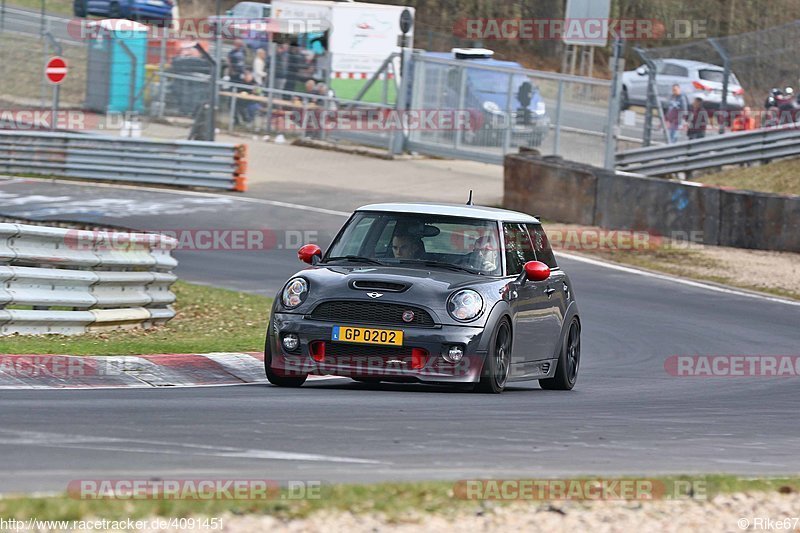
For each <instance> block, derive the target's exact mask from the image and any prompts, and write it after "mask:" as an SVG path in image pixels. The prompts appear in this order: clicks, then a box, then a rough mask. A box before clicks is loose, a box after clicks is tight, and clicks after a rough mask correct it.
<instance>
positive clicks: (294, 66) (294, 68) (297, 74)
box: [286, 44, 306, 92]
mask: <svg viewBox="0 0 800 533" xmlns="http://www.w3.org/2000/svg"><path fill="white" fill-rule="evenodd" d="M305 63H306V59H305V56H304V55H303V52H302V51H301V50H300V47H299V46H297V45H296V44H292V45H291V46H290V47H289V55H288V62H287V70H288V74H287V76H286V83H287V87H286V89H287V90H289V91H292V92H300V91H302V89H300V88H299V87H298V85H300V84H301V83H305V80H306V78H305V77H304V76H303V75H302V70H303V67H304V66H305ZM298 89H299V91H298Z"/></svg>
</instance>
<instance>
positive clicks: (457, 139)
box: [453, 67, 467, 150]
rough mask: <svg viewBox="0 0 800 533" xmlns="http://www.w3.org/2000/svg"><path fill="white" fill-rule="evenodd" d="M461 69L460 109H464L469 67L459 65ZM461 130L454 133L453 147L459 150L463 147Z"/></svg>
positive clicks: (459, 85)
mask: <svg viewBox="0 0 800 533" xmlns="http://www.w3.org/2000/svg"><path fill="white" fill-rule="evenodd" d="M458 68H459V69H460V70H459V75H460V76H459V83H458V107H457V109H458V110H461V109H464V101H465V100H466V97H467V69H466V68H465V67H458ZM461 133H462V132H461V131H460V130H456V131H455V135H453V148H454V149H455V150H458V149H459V148H461Z"/></svg>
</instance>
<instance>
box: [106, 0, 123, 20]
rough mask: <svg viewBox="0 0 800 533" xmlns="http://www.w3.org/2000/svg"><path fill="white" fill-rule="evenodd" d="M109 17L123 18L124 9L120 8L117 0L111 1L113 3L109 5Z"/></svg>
mask: <svg viewBox="0 0 800 533" xmlns="http://www.w3.org/2000/svg"><path fill="white" fill-rule="evenodd" d="M108 18H112V19H118V18H122V11H121V10H120V8H119V4H118V3H117V2H111V5H110V6H109V7H108Z"/></svg>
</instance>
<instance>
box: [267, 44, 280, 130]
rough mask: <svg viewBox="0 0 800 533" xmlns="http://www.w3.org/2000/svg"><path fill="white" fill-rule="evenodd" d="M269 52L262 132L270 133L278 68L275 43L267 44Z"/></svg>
mask: <svg viewBox="0 0 800 533" xmlns="http://www.w3.org/2000/svg"><path fill="white" fill-rule="evenodd" d="M267 49H268V52H269V72H268V73H267V116H266V121H267V123H266V124H265V127H264V131H266V132H268V133H270V132H272V108H273V107H272V106H273V103H272V102H273V100H274V99H275V95H274V92H275V71H276V70H277V68H278V63H277V62H278V50H277V49H278V46H277V44H276V43H275V42H273V41H270V42H269V43H267Z"/></svg>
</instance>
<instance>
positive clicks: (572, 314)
mask: <svg viewBox="0 0 800 533" xmlns="http://www.w3.org/2000/svg"><path fill="white" fill-rule="evenodd" d="M573 318H577V319H578V327H579V328H581V329H582V328H583V322H582V321H581V316H580V313H579V312H578V304H577V303H575V301H574V300H573V301H572V302H570V304H569V307H567V311H566V312H565V313H564V321H563V322H562V323H561V332H560V333H559V335H558V343H556V349H555V351H554V352H553V359H558V354H560V353H561V349H562V347H563V346H564V339H566V338H567V332H568V331H569V326H570V324H572V319H573Z"/></svg>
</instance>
